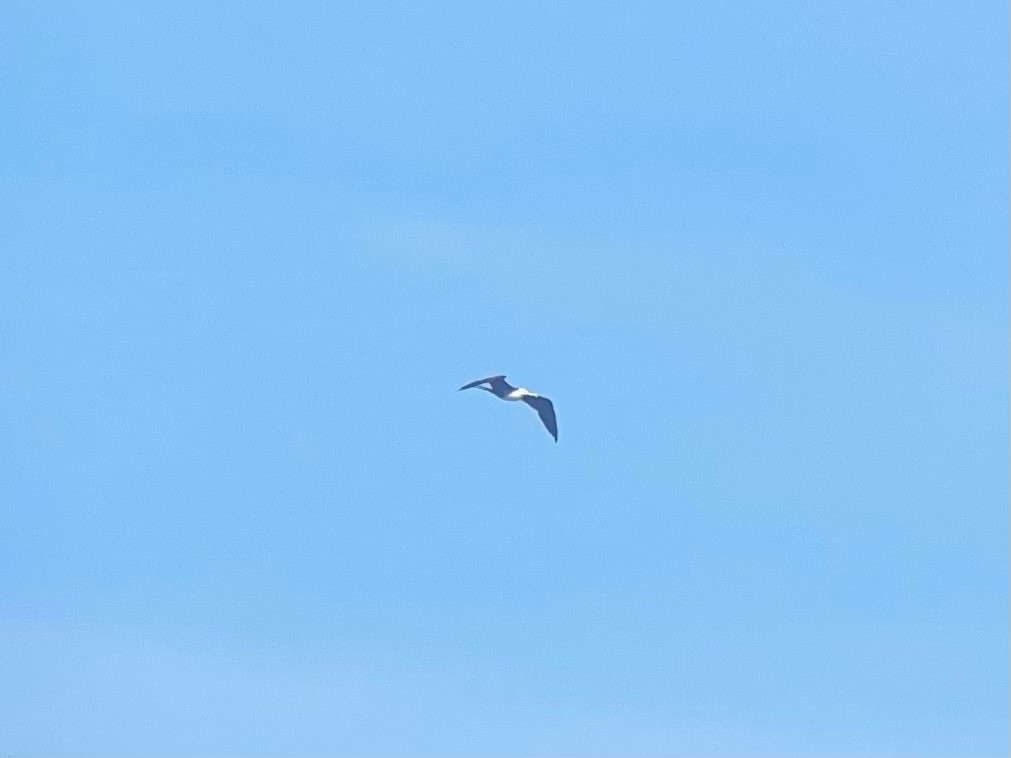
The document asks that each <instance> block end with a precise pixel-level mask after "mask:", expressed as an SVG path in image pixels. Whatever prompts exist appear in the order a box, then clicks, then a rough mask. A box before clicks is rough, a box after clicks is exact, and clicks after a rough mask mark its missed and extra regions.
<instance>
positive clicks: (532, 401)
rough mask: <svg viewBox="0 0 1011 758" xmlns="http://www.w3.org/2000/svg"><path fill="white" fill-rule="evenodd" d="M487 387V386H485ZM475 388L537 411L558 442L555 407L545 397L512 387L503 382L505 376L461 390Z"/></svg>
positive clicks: (478, 382) (479, 380)
mask: <svg viewBox="0 0 1011 758" xmlns="http://www.w3.org/2000/svg"><path fill="white" fill-rule="evenodd" d="M485 385H487V386H485ZM472 387H477V388H478V389H482V390H484V391H485V392H490V393H491V394H492V395H495V397H497V398H500V399H502V400H509V401H513V402H515V401H517V400H519V401H522V402H524V403H526V404H527V405H529V406H530V407H531V408H533V409H534V410H535V411H537V415H538V416H539V417H540V419H541V422H542V423H543V424H544V427H545V428H546V429H547V430H548V433H549V434H551V436H552V437H554V438H555V442H558V423H557V421H556V420H555V406H554V405H553V404H552V402H551V401H550V400H548V399H547V398H546V397H541V396H540V395H538V394H537V393H536V392H531V391H530V390H528V389H526V388H525V387H513V386H512V385H511V384H509V382H507V381H506V380H505V374H498V375H496V376H489V377H485V378H484V379H478V380H476V381H473V382H470V383H469V384H465V385H463V386H462V387H461V388H460V389H461V390H469V389H471V388H472Z"/></svg>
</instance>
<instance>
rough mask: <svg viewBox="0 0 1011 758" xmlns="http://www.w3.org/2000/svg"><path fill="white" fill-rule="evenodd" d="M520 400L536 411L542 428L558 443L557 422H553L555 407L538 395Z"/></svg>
mask: <svg viewBox="0 0 1011 758" xmlns="http://www.w3.org/2000/svg"><path fill="white" fill-rule="evenodd" d="M520 399H521V400H522V401H523V402H524V403H526V404H527V405H529V406H530V407H531V408H533V409H534V410H535V411H537V415H538V416H540V417H541V421H542V422H543V423H544V426H545V427H546V428H547V430H548V431H549V432H551V436H552V437H554V438H555V442H558V422H557V421H556V420H555V406H554V405H552V404H551V401H550V400H548V399H547V398H546V397H541V396H540V395H527V396H525V397H522V398H520Z"/></svg>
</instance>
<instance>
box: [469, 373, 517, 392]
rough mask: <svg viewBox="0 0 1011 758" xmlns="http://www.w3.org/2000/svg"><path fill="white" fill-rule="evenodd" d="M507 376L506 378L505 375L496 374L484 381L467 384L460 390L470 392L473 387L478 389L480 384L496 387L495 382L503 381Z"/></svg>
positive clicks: (479, 380) (477, 380)
mask: <svg viewBox="0 0 1011 758" xmlns="http://www.w3.org/2000/svg"><path fill="white" fill-rule="evenodd" d="M505 376H506V375H505V374H496V375H495V376H486V377H485V378H484V379H476V380H475V381H473V382H471V383H470V384H465V385H463V386H462V387H461V388H460V389H461V390H469V389H470V388H471V387H476V386H477V385H479V384H491V385H492V386H494V382H495V381H501V380H502V379H505ZM457 391H458V392H459V390H457Z"/></svg>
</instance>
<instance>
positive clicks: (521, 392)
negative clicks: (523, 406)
mask: <svg viewBox="0 0 1011 758" xmlns="http://www.w3.org/2000/svg"><path fill="white" fill-rule="evenodd" d="M533 394H534V393H533V392H531V391H530V390H527V389H524V388H523V387H517V388H516V389H514V390H513V391H512V392H510V393H509V394H508V395H506V396H505V398H504V399H505V400H522V399H523V398H525V397H531V396H533Z"/></svg>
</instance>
